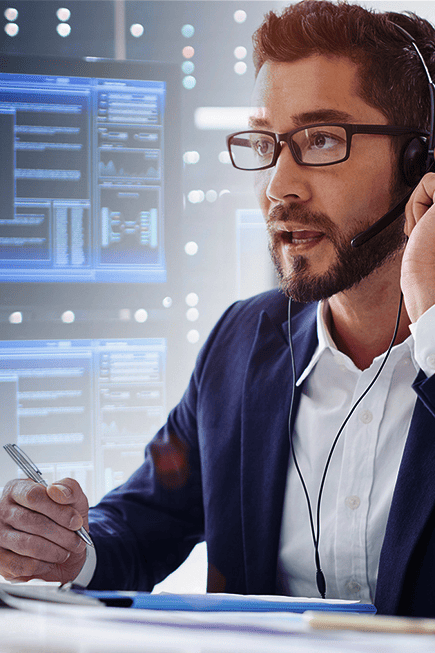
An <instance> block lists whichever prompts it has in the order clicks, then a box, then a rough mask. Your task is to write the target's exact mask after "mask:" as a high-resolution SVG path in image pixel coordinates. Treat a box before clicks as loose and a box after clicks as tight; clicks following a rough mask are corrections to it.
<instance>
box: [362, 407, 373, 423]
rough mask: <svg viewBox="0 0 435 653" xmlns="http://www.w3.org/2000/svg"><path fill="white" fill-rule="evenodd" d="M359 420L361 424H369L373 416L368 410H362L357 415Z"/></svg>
mask: <svg viewBox="0 0 435 653" xmlns="http://www.w3.org/2000/svg"><path fill="white" fill-rule="evenodd" d="M359 418H360V420H361V422H362V423H363V424H370V422H371V421H372V419H373V415H372V413H371V411H370V410H362V411H361V412H360V414H359Z"/></svg>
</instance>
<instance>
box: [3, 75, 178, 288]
mask: <svg viewBox="0 0 435 653" xmlns="http://www.w3.org/2000/svg"><path fill="white" fill-rule="evenodd" d="M166 93H167V87H166V82H165V81H158V80H149V81H146V80H145V81H144V80H140V79H121V78H107V77H106V78H103V77H89V76H83V77H81V76H72V75H65V76H63V75H58V74H53V75H51V74H50V75H45V74H35V75H32V74H17V73H0V137H1V142H2V153H3V156H2V166H1V170H0V191H1V197H2V205H1V210H0V282H44V281H46V282H102V283H112V282H116V283H129V282H134V283H163V282H165V281H166V276H167V275H166V262H165V242H164V181H165V180H164V140H165V133H164V132H165V130H164V114H165V103H166V102H165V101H166Z"/></svg>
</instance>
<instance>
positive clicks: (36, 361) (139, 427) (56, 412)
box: [0, 338, 167, 503]
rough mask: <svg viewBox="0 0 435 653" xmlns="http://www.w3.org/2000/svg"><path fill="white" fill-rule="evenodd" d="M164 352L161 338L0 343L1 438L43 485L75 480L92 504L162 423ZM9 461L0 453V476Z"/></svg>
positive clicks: (125, 472)
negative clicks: (34, 468) (26, 459)
mask: <svg viewBox="0 0 435 653" xmlns="http://www.w3.org/2000/svg"><path fill="white" fill-rule="evenodd" d="M166 351H167V346H166V340H165V339H164V338H131V339H119V338H113V339H99V340H15V341H0V412H1V415H2V432H3V436H2V444H6V443H7V442H9V443H16V444H18V445H19V446H20V447H22V448H23V450H24V451H25V452H26V454H28V455H29V456H30V458H32V459H33V460H34V462H35V463H36V464H37V465H38V467H39V468H40V470H41V472H42V474H43V476H44V478H45V480H46V481H47V482H49V483H50V482H53V481H54V480H59V479H61V478H64V477H67V476H68V477H72V478H75V479H76V480H77V481H78V482H79V483H80V485H81V486H82V488H83V490H84V492H85V493H86V494H87V496H88V499H89V501H90V503H94V502H95V501H97V500H98V499H99V498H100V497H101V496H102V495H103V494H105V493H106V492H107V491H109V490H111V489H112V488H114V487H116V486H118V485H120V484H121V483H122V482H124V481H125V480H127V478H128V477H129V476H130V474H131V473H132V472H133V471H135V470H136V469H137V468H138V467H139V465H141V463H142V462H143V458H144V447H145V445H146V444H147V443H148V442H149V441H150V440H151V439H152V437H153V436H154V435H155V433H156V431H157V430H158V428H159V427H160V426H161V425H162V424H163V423H164V421H165V418H166V409H167V407H166V390H165V386H166V383H165V382H166ZM10 464H11V463H10V461H8V460H7V456H6V455H5V454H4V452H3V453H2V455H1V457H0V471H1V472H2V473H1V475H0V476H1V477H2V478H3V481H4V482H6V480H8V478H9V477H10V472H9V469H10ZM8 465H9V467H8ZM8 472H9V473H8ZM12 473H13V472H12ZM14 475H15V476H21V477H22V476H23V474H22V472H20V471H19V470H18V469H17V470H16V471H15V474H14ZM0 484H1V483H0Z"/></svg>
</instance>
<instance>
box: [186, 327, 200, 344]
mask: <svg viewBox="0 0 435 653" xmlns="http://www.w3.org/2000/svg"><path fill="white" fill-rule="evenodd" d="M186 337H187V342H190V344H191V345H196V343H197V342H198V340H199V331H197V330H196V329H191V331H188V332H187V336H186Z"/></svg>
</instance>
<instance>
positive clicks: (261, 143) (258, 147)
mask: <svg viewBox="0 0 435 653" xmlns="http://www.w3.org/2000/svg"><path fill="white" fill-rule="evenodd" d="M251 147H252V149H253V150H254V152H255V154H256V155H257V156H259V157H260V158H264V157H270V156H272V154H273V152H274V150H275V141H274V140H273V139H271V138H268V137H267V136H266V137H262V136H258V137H256V138H254V139H252V140H251Z"/></svg>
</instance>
